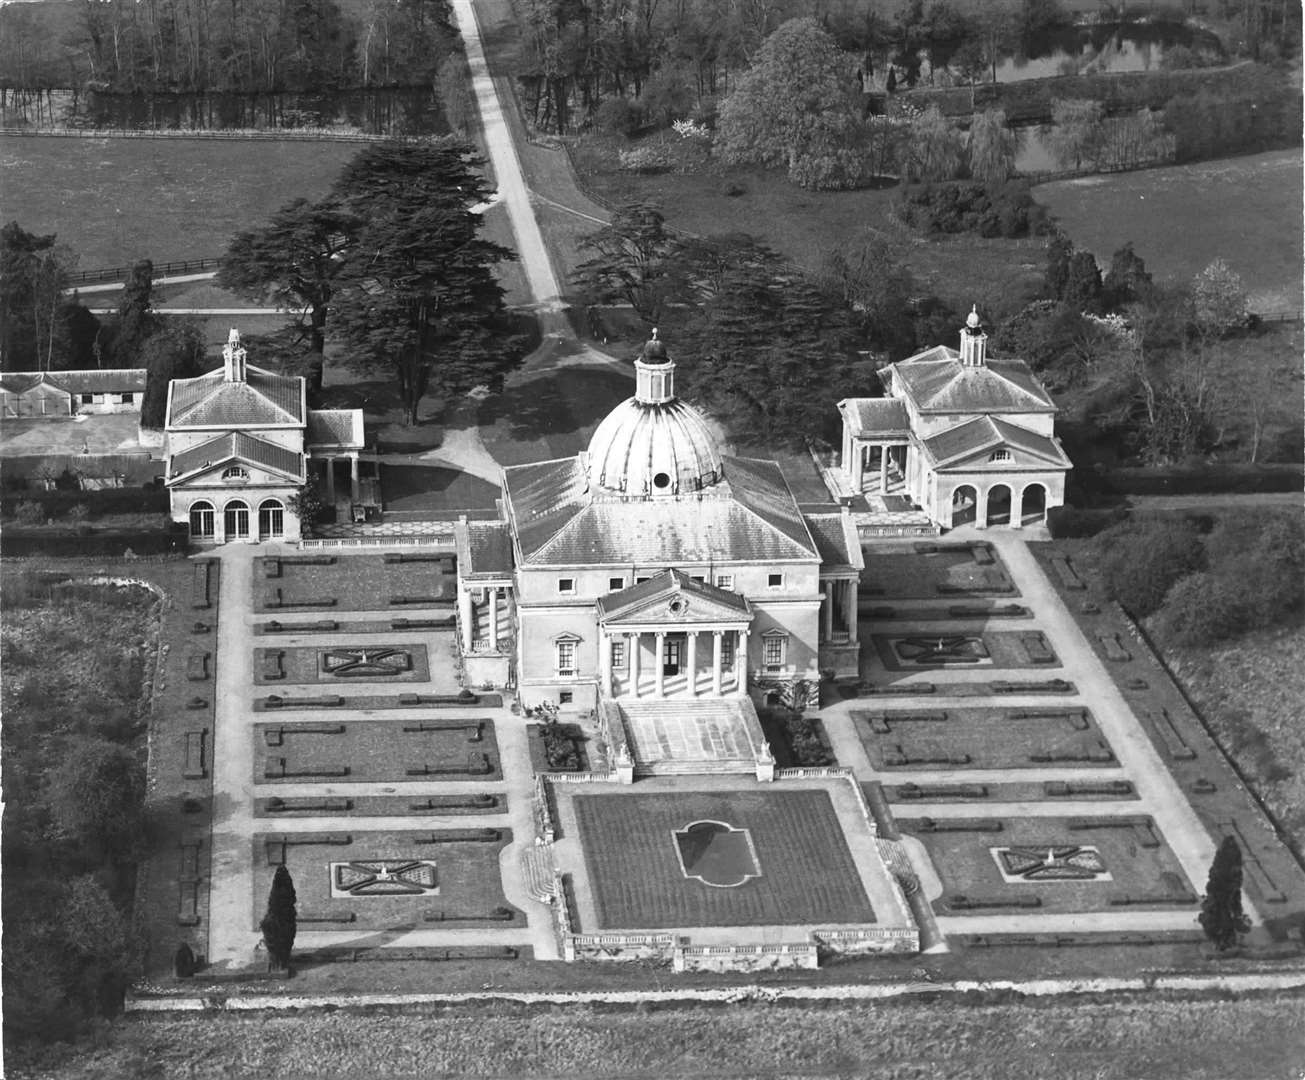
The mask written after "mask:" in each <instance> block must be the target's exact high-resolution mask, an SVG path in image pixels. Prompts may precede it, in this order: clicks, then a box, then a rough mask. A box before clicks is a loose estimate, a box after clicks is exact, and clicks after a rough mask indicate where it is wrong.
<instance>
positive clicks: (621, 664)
mask: <svg viewBox="0 0 1305 1080" xmlns="http://www.w3.org/2000/svg"><path fill="white" fill-rule="evenodd" d="M612 667H613V668H615V669H616V670H618V671H623V670H624V669H625V642H624V641H621V640H619V639H618V640H615V641H613V642H612Z"/></svg>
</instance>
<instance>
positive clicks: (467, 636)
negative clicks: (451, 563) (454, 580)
mask: <svg viewBox="0 0 1305 1080" xmlns="http://www.w3.org/2000/svg"><path fill="white" fill-rule="evenodd" d="M458 618H459V619H461V620H462V651H463V652H464V653H469V652H471V639H472V633H473V631H474V630H475V626H474V625H473V623H474V619H475V616H474V614H473V613H472V610H471V590H470V589H467V588H465V587H463V588H459V589H458Z"/></svg>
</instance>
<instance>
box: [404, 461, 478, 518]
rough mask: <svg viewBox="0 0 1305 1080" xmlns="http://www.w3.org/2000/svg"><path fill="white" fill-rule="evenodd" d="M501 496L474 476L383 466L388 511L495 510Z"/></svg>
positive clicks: (422, 467)
mask: <svg viewBox="0 0 1305 1080" xmlns="http://www.w3.org/2000/svg"><path fill="white" fill-rule="evenodd" d="M501 494H502V492H501V491H500V490H499V489H498V488H497V487H496V486H495V485H493V484H491V483H489V482H488V481H487V480H482V479H480V477H478V476H472V475H471V473H464V472H457V471H456V470H454V469H442V468H438V467H435V466H427V465H393V464H389V463H387V462H382V463H381V496H382V498H383V499H384V500H385V509H386V510H387V511H395V510H492V509H493V508H494V503H495V501H496V500H497V499H498V498H499V496H500V495H501Z"/></svg>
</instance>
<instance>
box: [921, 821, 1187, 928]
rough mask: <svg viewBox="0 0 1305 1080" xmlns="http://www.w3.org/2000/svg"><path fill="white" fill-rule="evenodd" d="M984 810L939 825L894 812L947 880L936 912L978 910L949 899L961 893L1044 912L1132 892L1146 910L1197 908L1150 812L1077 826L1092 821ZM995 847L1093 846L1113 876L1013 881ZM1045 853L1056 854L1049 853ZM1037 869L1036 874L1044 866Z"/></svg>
mask: <svg viewBox="0 0 1305 1080" xmlns="http://www.w3.org/2000/svg"><path fill="white" fill-rule="evenodd" d="M981 813H982V811H981V810H979V809H978V808H976V810H975V817H973V818H964V819H962V818H939V819H937V821H936V822H934V823H933V825H934V828H931V827H930V819H929V818H908V817H902V816H900V815H899V816H898V818H897V825H898V828H899V829H900V830H901V831H902V832H903V833H904V834H908V835H911V836H914V837H915V838H916V839H918V840H919V841H920V842H921V843H922V844H923V845H924V847H925V849H926V850H927V851H928V852H929V858H930V860H931V862H932V863H933V866H934V869H935V870H937V872H938V876H939V878H940V879H941V880H942V883H943V896H942V898H941V899H939V900H935V901H934V906H935V908H936V909H937V910H938V911H939V913H958V914H959V913H962V912H966V911H970V910H974V909H971V908H968V907H966V906H965V905H964V904H958V903H955V902H952V898H954V897H957V896H963V897H968V898H969V899H970V900H971V901H974V900H982V901H989V900H991V901H995V902H996V903H994V905H993V906H992V907H988V906H987V905H986V904H985V906H984V907H983V908H981V909H979V911H980V913H982V912H984V911H992V912H1000V911H1003V910H1005V909H1007V908H1014V907H1015V906H1017V904H1018V903H1019V901H1020V900H1021V899H1022V900H1025V901H1030V900H1033V899H1036V900H1037V901H1038V903H1037V904H1036V907H1037V910H1038V911H1044V912H1078V911H1115V910H1120V905H1118V904H1112V903H1111V901H1112V900H1116V901H1117V900H1119V899H1121V898H1123V897H1125V896H1128V897H1131V898H1132V899H1134V900H1135V901H1136V900H1143V901H1145V902H1146V903H1145V907H1146V910H1153V908H1154V907H1155V906H1170V907H1173V906H1180V907H1187V906H1190V907H1191V908H1192V909H1193V914H1195V908H1196V899H1197V897H1198V895H1199V893H1198V890H1197V889H1195V888H1193V886H1192V884H1191V883H1190V882H1188V880H1187V876H1186V875H1185V874H1184V873H1183V870H1182V867H1181V866H1180V865H1179V863H1178V860H1177V859H1176V858H1174V855H1173V853H1172V852H1171V851H1170V850H1169V848H1168V846H1167V845H1166V844H1165V843H1164V840H1163V838H1162V837H1161V835H1160V832H1159V830H1158V829H1157V828H1156V827H1155V824H1154V822H1152V821H1151V819H1150V818H1144V817H1140V816H1128V817H1116V818H1108V817H1105V816H1101V817H1095V818H1092V819H1091V827H1090V828H1077V827H1074V826H1080V825H1084V824H1087V823H1088V822H1087V820H1086V819H1074V818H1059V817H980V816H979V815H980V814H981ZM1132 822H1136V823H1141V824H1130V823H1132ZM993 848H998V849H1002V848H1023V849H1028V850H1029V851H1031V852H1032V851H1037V852H1039V853H1041V852H1048V853H1050V852H1053V851H1054V852H1055V853H1056V858H1059V857H1060V856H1061V855H1062V853H1068V851H1069V850H1070V849H1074V848H1095V849H1096V853H1097V857H1098V859H1099V863H1098V865H1099V866H1104V869H1105V872H1106V874H1108V875H1109V877H1104V878H1098V879H1097V880H1066V879H1060V880H1055V879H1053V880H1032V879H1029V880H1025V879H1023V878H1018V879H1017V880H1014V881H1012V880H1008V879H1007V877H1006V876H1003V873H1002V870H1001V869H1000V868H999V863H998V859H997V858H995V857H994V854H993V851H992V849H993ZM1043 859H1044V860H1045V861H1051V858H1050V856H1049V855H1044V856H1043ZM1021 864H1024V861H1023V860H1021ZM1024 865H1027V864H1024ZM1044 865H1045V863H1044ZM1032 872H1033V873H1034V874H1035V875H1036V874H1037V873H1039V872H1044V873H1045V872H1046V870H1045V869H1043V868H1038V869H1034V870H1033V871H1032ZM1008 876H1009V875H1008ZM1016 876H1017V877H1018V875H1016ZM1201 884H1202V885H1204V882H1202V883H1201Z"/></svg>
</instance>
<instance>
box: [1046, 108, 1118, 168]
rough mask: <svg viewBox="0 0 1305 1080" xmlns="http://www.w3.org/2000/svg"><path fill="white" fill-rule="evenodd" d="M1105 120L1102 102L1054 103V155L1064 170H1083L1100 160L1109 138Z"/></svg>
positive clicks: (1052, 116)
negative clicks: (1084, 167) (1106, 133)
mask: <svg viewBox="0 0 1305 1080" xmlns="http://www.w3.org/2000/svg"><path fill="white" fill-rule="evenodd" d="M1104 117H1105V109H1104V106H1103V105H1102V104H1101V102H1099V101H1086V100H1081V99H1076V98H1068V99H1056V100H1053V101H1052V103H1051V118H1052V128H1051V152H1052V153H1053V154H1055V155H1056V162H1057V164H1059V165H1060V167H1061V168H1062V169H1081V168H1083V165H1084V163H1085V162H1087V163H1089V164H1090V163H1092V162H1095V161H1096V160H1097V158H1098V156H1099V155H1100V153H1101V149H1102V146H1103V143H1104V139H1105V127H1104Z"/></svg>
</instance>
